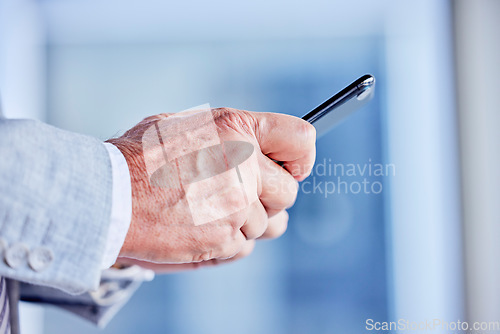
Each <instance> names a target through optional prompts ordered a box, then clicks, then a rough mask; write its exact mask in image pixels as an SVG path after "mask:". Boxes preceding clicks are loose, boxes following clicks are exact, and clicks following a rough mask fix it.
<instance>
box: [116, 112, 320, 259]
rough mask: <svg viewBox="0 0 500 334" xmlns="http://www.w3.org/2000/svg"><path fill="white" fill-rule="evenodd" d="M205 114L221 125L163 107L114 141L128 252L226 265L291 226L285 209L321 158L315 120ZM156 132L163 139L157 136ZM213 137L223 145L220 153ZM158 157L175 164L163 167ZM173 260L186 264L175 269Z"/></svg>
mask: <svg viewBox="0 0 500 334" xmlns="http://www.w3.org/2000/svg"><path fill="white" fill-rule="evenodd" d="M206 114H207V113H205V114H203V115H206ZM208 114H209V115H210V118H211V119H212V122H213V126H214V129H210V127H209V126H207V122H206V117H205V116H200V115H202V114H196V113H194V114H193V113H188V114H187V115H185V116H182V113H181V114H179V115H181V116H180V117H178V114H175V116H172V115H167V114H161V115H157V116H152V117H148V118H146V119H144V120H143V121H142V122H140V123H139V124H138V125H136V126H135V127H133V128H132V129H130V130H129V131H127V132H126V133H125V134H124V135H123V136H121V137H119V138H116V139H111V140H109V142H110V143H112V144H114V145H115V146H117V147H118V149H120V151H121V152H122V154H123V155H124V157H125V159H126V160H127V163H128V166H129V170H130V174H131V180H132V222H131V225H130V228H129V231H128V234H127V237H126V239H125V243H124V245H123V247H122V249H121V251H120V256H121V257H124V258H132V259H136V260H142V261H147V262H156V263H175V264H187V263H198V262H202V261H209V262H210V263H219V262H220V261H221V260H225V259H230V258H233V259H236V258H239V257H242V256H243V255H246V254H248V253H250V252H251V250H252V249H253V246H254V242H255V239H257V238H275V237H278V236H280V235H281V234H283V233H284V232H285V230H286V226H287V221H288V215H287V213H286V211H285V209H286V208H288V207H290V206H291V205H292V204H293V203H294V201H295V198H296V195H297V190H298V183H297V181H301V180H303V179H304V178H306V177H307V176H308V175H309V173H310V171H311V169H312V166H313V164H314V159H315V139H316V135H315V129H314V127H313V126H312V125H310V124H309V123H307V122H305V121H303V120H301V119H299V118H296V117H293V116H289V115H282V114H273V113H256V112H249V111H241V110H235V109H228V108H220V109H211V110H209V111H208ZM155 130H156V131H155ZM211 131H212V132H211ZM156 133H158V136H159V138H160V140H159V141H158V142H155V141H154V140H152V139H151V138H153V137H154V136H153V137H152V135H153V134H154V135H156ZM213 133H215V136H216V137H218V138H217V139H216V140H215V141H214V136H213ZM161 137H163V140H161ZM211 141H212V142H213V144H217V143H222V146H221V145H219V146H220V147H222V149H221V150H222V151H220V152H222V154H223V159H220V156H218V154H219V153H220V152H219V151H217V150H214V149H212V148H214V147H216V148H218V147H219V146H217V145H215V146H214V145H208V144H207V142H211ZM231 143H232V144H233V145H230V144H231ZM234 143H236V144H234ZM249 145H251V146H250V151H248V147H249ZM207 147H208V149H207ZM244 151H246V153H249V154H250V156H249V157H248V156H242V154H243V155H244V153H242V152H244ZM246 153H245V154H246ZM160 158H161V159H160ZM160 160H161V161H163V162H165V160H169V161H168V162H167V163H166V164H164V166H160V165H158V161H160ZM273 160H276V161H283V162H284V164H283V168H282V167H280V166H279V165H278V164H276V163H275V162H274V161H273ZM151 161H153V162H151ZM231 161H233V162H235V163H234V164H233V163H232V162H231ZM155 164H156V165H155ZM236 165H238V166H236ZM151 166H157V167H161V168H158V169H155V168H153V169H152V167H151ZM221 168H225V169H224V172H223V173H219V172H220V169H221ZM234 170H236V172H234ZM154 171H156V172H160V173H159V174H158V173H156V174H155V173H153V172H154ZM236 175H237V177H236ZM158 177H159V178H158ZM238 179H239V181H238ZM198 181H200V182H198ZM200 217H201V218H202V219H203V218H205V217H215V218H216V219H214V220H210V219H208V218H207V219H208V221H200V220H199V219H200ZM210 260H211V261H210ZM125 261H126V260H125ZM132 262H133V261H132ZM176 266H177V268H181V267H182V266H180V265H174V266H173V267H172V266H171V267H169V268H175V267H176ZM198 266H199V265H194V266H193V265H191V267H198ZM184 267H185V266H184ZM184 267H182V268H184Z"/></svg>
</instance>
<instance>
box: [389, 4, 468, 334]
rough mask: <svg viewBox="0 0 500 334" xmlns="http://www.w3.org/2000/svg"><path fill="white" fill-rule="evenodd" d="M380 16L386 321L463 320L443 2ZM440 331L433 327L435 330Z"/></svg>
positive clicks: (448, 37) (449, 53) (447, 14)
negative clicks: (392, 172) (387, 167)
mask: <svg viewBox="0 0 500 334" xmlns="http://www.w3.org/2000/svg"><path fill="white" fill-rule="evenodd" d="M387 8H388V14H387V15H388V16H387V20H386V22H387V49H386V51H387V64H386V66H387V80H388V82H387V87H388V89H387V94H388V95H387V96H386V102H387V114H386V117H387V143H388V159H389V160H390V162H391V163H394V164H395V165H396V171H397V172H396V176H395V177H393V178H392V179H391V180H390V195H389V200H390V205H389V206H388V218H389V225H388V245H390V248H391V249H390V251H389V253H388V256H389V261H388V262H389V263H390V267H391V270H390V273H389V277H390V286H389V290H390V291H391V294H392V296H391V297H390V303H389V304H390V308H391V312H390V313H391V318H392V319H391V320H392V321H397V320H399V319H405V320H408V321H410V322H417V323H418V322H421V321H427V320H431V321H432V320H433V319H440V320H442V321H446V322H455V321H457V320H459V319H460V320H463V279H462V276H463V275H462V273H463V269H462V267H463V266H462V239H461V238H462V236H461V218H460V189H459V167H458V161H459V159H458V138H457V132H456V113H455V106H454V83H453V50H452V48H453V44H452V22H451V8H450V3H449V2H448V1H444V0H440V1H436V0H424V1H392V3H391V4H390V6H388V7H387ZM441 332H442V333H444V332H446V330H436V331H435V333H441Z"/></svg>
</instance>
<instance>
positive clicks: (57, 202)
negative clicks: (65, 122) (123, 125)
mask: <svg viewBox="0 0 500 334" xmlns="http://www.w3.org/2000/svg"><path fill="white" fill-rule="evenodd" d="M111 201H112V170H111V163H110V160H109V155H108V153H107V151H106V148H105V147H104V145H103V144H102V143H101V142H100V141H99V140H97V139H94V138H92V137H88V136H84V135H80V134H76V133H71V132H68V131H64V130H60V129H57V128H54V127H52V126H49V125H47V124H44V123H41V122H38V121H34V120H8V119H2V118H0V250H1V252H2V253H1V257H2V260H3V261H0V276H5V277H9V278H12V279H15V280H19V281H22V282H27V283H31V284H35V285H43V286H48V287H53V288H57V289H60V290H63V291H65V292H67V293H71V294H77V293H83V292H85V291H89V290H92V289H96V288H97V287H98V286H99V282H100V275H101V263H102V259H103V252H104V249H105V243H106V240H107V233H108V230H109V223H110V212H111Z"/></svg>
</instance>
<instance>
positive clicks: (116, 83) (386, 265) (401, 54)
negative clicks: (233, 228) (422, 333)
mask: <svg viewBox="0 0 500 334" xmlns="http://www.w3.org/2000/svg"><path fill="white" fill-rule="evenodd" d="M498 17H500V1H496V0H475V1H466V0H459V1H445V0H422V1H395V0H394V1H392V0H387V1H370V0H354V1H326V0H312V1H307V2H305V1H282V0H279V1H263V0H255V1H251V2H235V1H227V0H215V1H210V2H207V1H201V0H189V1H183V2H179V1H176V2H174V1H160V0H141V1H138V0H130V1H117V0H109V1H96V0H87V1H82V0H71V1H63V0H0V91H1V94H2V102H3V108H4V112H5V114H6V115H7V116H8V117H12V118H19V117H29V118H37V119H41V120H43V121H46V122H48V123H50V124H53V125H55V126H58V127H61V128H64V129H68V130H72V131H76V132H79V133H84V134H89V135H93V136H96V137H98V138H100V139H103V140H105V139H107V138H110V137H112V136H116V135H118V134H120V133H122V132H123V131H125V130H126V129H128V128H130V127H131V126H133V125H134V124H136V123H137V122H139V121H140V120H141V119H142V118H144V117H146V116H148V115H151V114H156V113H161V112H176V111H180V110H183V109H187V108H190V107H192V106H196V105H200V104H203V103H210V105H211V106H212V107H215V106H230V107H234V108H239V109H247V110H256V111H274V112H280V113H287V114H292V115H296V116H301V115H303V114H305V113H306V112H307V111H309V110H310V109H312V108H313V107H315V106H316V105H318V104H320V103H321V102H323V101H324V100H326V99H327V98H328V97H330V96H331V95H333V94H334V93H335V92H337V91H338V90H340V89H342V88H343V87H344V86H346V85H347V84H349V83H350V82H351V81H353V80H354V79H356V78H357V77H358V76H360V75H363V74H365V73H371V74H373V75H375V77H376V78H377V88H376V96H375V99H374V100H372V101H371V102H370V103H369V104H368V105H367V106H365V107H364V108H363V109H362V110H360V111H359V112H357V113H356V114H354V115H353V116H352V117H350V118H349V119H348V120H346V121H345V122H344V123H342V124H341V125H339V126H338V127H337V128H336V129H335V130H334V131H332V132H331V133H329V134H328V135H327V136H325V137H323V138H322V139H320V140H319V141H318V143H317V149H318V155H317V162H318V163H323V162H326V164H333V163H338V164H344V165H347V164H356V165H359V166H361V167H362V166H369V165H370V164H371V165H374V164H383V165H385V164H392V165H393V166H395V172H394V173H388V174H384V175H383V176H374V175H370V176H368V177H367V179H368V182H372V183H373V182H379V183H380V184H381V185H382V187H383V188H382V191H381V192H380V193H377V194H376V193H368V194H365V193H358V194H355V193H352V192H349V193H345V192H337V193H335V194H329V195H328V196H327V195H325V194H324V193H320V192H318V191H316V192H314V193H305V192H301V193H300V194H299V197H298V200H297V203H296V205H295V206H294V207H293V208H292V209H291V210H290V222H289V229H288V231H287V233H286V234H285V235H284V236H283V237H282V238H281V239H279V240H276V241H263V242H260V243H259V244H258V246H257V248H256V249H255V251H254V253H253V254H252V255H251V256H250V257H248V258H246V259H244V260H242V261H240V262H238V263H234V264H230V265H225V266H221V267H218V268H210V269H203V270H199V271H195V272H187V273H180V274H174V275H168V276H157V278H156V279H155V280H154V281H153V282H150V283H145V284H143V286H142V287H141V288H140V289H139V291H138V292H137V293H136V294H135V295H134V296H133V298H132V299H131V300H130V302H129V303H128V304H127V305H126V306H125V307H124V308H123V309H122V310H121V311H120V313H118V314H117V315H116V317H115V318H114V319H113V320H112V321H111V322H110V323H109V325H108V326H107V327H106V328H105V329H103V330H100V329H97V328H95V327H93V326H92V325H90V324H88V323H86V322H84V321H83V320H81V319H79V318H77V317H75V316H73V315H71V314H68V313H65V312H63V311H60V310H58V309H55V308H42V307H40V306H37V305H31V304H23V305H22V307H21V329H22V330H23V333H28V334H29V333H33V334H41V333H121V334H124V333H138V332H145V333H234V332H237V333H273V334H280V333H283V334H284V333H287V334H288V333H315V334H322V333H362V332H365V331H366V328H365V327H366V323H365V322H366V320H367V319H374V321H397V320H398V319H406V320H408V321H415V322H420V321H425V320H431V319H441V320H443V321H448V322H452V321H457V320H458V319H460V320H469V321H493V320H498V319H499V315H500V287H499V283H498V282H500V263H499V261H498V256H499V254H500V243H498V242H497V240H498V238H499V237H500V226H499V223H500V211H499V209H498V204H499V203H500V190H499V189H500V176H499V174H498V166H499V164H498V163H499V162H500V150H499V142H500V141H499V139H500V112H499V102H500V101H499V99H500V97H499V94H498V88H497V87H498V82H497V81H498V79H497V78H498V77H500V68H499V61H498V59H500V41H499V36H500V23H498V19H497V18H498ZM291 135H293V134H291ZM337 176H338V175H320V173H318V175H313V177H311V178H310V179H309V181H311V182H312V178H314V179H315V181H316V182H327V181H334V182H336V181H337ZM365 177H366V176H360V175H357V176H352V177H349V178H348V179H347V180H346V181H347V182H351V183H352V182H362V181H363V180H364V178H365ZM435 332H438V333H439V332H446V331H445V330H441V331H440V330H436V331H435Z"/></svg>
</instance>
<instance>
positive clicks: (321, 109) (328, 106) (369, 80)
mask: <svg viewBox="0 0 500 334" xmlns="http://www.w3.org/2000/svg"><path fill="white" fill-rule="evenodd" d="M374 84H375V77H374V76H373V75H371V74H365V75H363V76H362V77H360V78H358V79H357V80H355V81H354V82H353V83H351V84H350V85H349V86H347V87H345V88H344V89H342V90H341V91H340V92H338V93H337V94H335V95H333V96H332V97H331V98H329V99H328V100H326V101H325V102H323V103H322V104H320V105H319V106H317V107H316V108H314V109H313V110H311V111H310V112H308V113H307V114H305V115H304V116H302V119H303V120H305V121H308V122H309V123H311V124H314V122H316V121H317V120H319V119H320V118H321V117H323V116H325V115H326V114H328V113H329V112H330V111H332V110H334V109H335V108H337V107H339V106H341V105H342V104H344V103H346V102H347V101H349V100H351V99H352V98H354V97H357V96H358V95H359V94H361V93H363V92H364V91H365V90H367V89H368V88H370V87H372V86H373V85H374Z"/></svg>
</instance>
